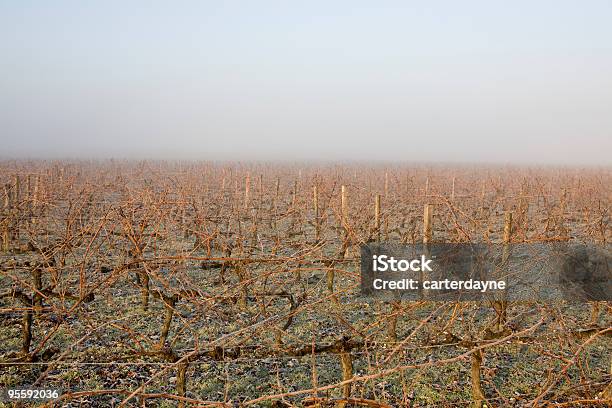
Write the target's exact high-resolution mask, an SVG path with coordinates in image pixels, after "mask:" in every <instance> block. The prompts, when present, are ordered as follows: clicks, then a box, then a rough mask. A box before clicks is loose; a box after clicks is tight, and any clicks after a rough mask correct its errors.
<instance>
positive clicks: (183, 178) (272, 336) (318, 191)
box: [0, 161, 612, 408]
mask: <svg viewBox="0 0 612 408" xmlns="http://www.w3.org/2000/svg"><path fill="white" fill-rule="evenodd" d="M0 181H1V182H2V184H1V185H0V197H1V198H2V199H1V200H0V212H1V218H0V234H1V238H2V239H1V244H2V247H1V248H0V249H1V251H0V389H5V388H7V387H19V386H22V387H44V388H58V389H60V390H61V393H60V397H59V399H58V400H55V401H48V402H45V403H44V404H46V405H47V406H101V407H111V406H151V407H157V406H160V407H165V406H180V407H195V406H198V407H213V406H217V407H235V406H271V407H290V406H297V407H353V406H355V407H356V406H361V407H381V408H382V407H404V406H410V407H430V406H433V407H466V406H471V407H483V406H487V407H497V406H500V407H521V406H549V405H550V406H560V407H562V406H567V407H572V406H609V405H608V404H610V401H611V400H612V386H611V381H612V365H611V364H612V309H611V306H612V305H611V304H610V303H609V302H590V303H586V302H569V301H561V300H560V301H558V302H538V301H533V302H509V303H503V302H502V303H488V302H432V301H410V302H407V301H406V302H399V301H380V300H374V299H370V298H367V297H364V296H362V295H361V294H360V290H359V285H360V246H361V245H362V244H364V243H367V242H372V241H380V242H393V243H422V242H426V243H431V242H449V243H455V242H493V243H502V244H503V243H523V242H549V241H569V242H579V243H587V244H598V245H603V246H606V245H609V243H610V238H611V236H612V229H611V228H610V199H611V197H612V195H611V193H612V173H611V172H610V170H609V169H607V168H590V169H574V168H526V167H525V168H523V167H501V166H499V167H494V166H491V167H471V166H454V167H452V166H442V165H438V166H436V165H419V166H416V165H415V166H407V165H406V166H400V165H376V164H368V165H366V164H314V163H311V164H303V165H299V164H293V165H289V164H273V163H213V162H157V161H148V162H130V161H99V162H90V161H82V162H78V161H71V162H68V161H67V162H51V161H48V162H43V161H29V162H28V161H4V162H0ZM606 400H607V402H606ZM1 404H2V403H1V402H0V405H1Z"/></svg>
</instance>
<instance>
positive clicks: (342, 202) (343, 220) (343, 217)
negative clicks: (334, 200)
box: [340, 185, 348, 234]
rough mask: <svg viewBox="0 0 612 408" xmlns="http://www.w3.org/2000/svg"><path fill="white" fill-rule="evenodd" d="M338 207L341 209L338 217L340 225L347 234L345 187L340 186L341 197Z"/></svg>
mask: <svg viewBox="0 0 612 408" xmlns="http://www.w3.org/2000/svg"><path fill="white" fill-rule="evenodd" d="M340 207H341V216H340V224H341V225H342V227H344V231H345V232H346V233H347V234H348V225H347V223H348V197H347V189H346V186H344V185H343V186H342V188H341V196H340Z"/></svg>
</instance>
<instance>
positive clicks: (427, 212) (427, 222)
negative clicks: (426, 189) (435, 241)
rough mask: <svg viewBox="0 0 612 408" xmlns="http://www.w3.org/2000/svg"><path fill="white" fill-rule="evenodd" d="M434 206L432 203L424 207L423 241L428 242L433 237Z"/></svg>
mask: <svg viewBox="0 0 612 408" xmlns="http://www.w3.org/2000/svg"><path fill="white" fill-rule="evenodd" d="M432 221H433V206H432V205H431V204H425V207H424V209H423V243H424V244H428V243H430V242H431V240H432V238H433V229H432Z"/></svg>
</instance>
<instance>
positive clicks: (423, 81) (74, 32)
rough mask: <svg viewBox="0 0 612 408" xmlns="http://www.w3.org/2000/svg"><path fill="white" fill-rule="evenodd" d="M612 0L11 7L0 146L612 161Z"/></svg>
mask: <svg viewBox="0 0 612 408" xmlns="http://www.w3.org/2000/svg"><path fill="white" fill-rule="evenodd" d="M330 3H333V4H330ZM434 3H435V4H434ZM611 4H612V3H611V2H609V1H600V2H598V1H590V2H588V3H585V2H576V1H572V2H570V1H538V2H532V1H517V2H501V1H500V2H497V1H478V2H475V1H472V2H470V1H467V2H455V1H438V2H425V1H411V2H405V1H402V2H385V1H382V2H357V1H335V2H328V1H310V2H280V1H279V2H269V1H256V2H247V1H240V2H232V1H220V2H219V1H218V2H212V1H210V2H208V1H182V2H149V1H147V2H136V1H130V2H128V1H117V2H112V1H99V2H80V1H74V2H72V1H70V2H69V1H54V2H31V1H4V2H2V3H0V51H1V54H0V55H1V56H0V157H3V158H38V157H41V158H110V157H114V158H155V159H159V158H169V159H176V158H181V159H203V160H205V159H221V160H247V159H257V160H262V159H263V160H274V159H279V160H285V161H286V160H312V159H322V160H393V161H427V162H487V163H541V164H567V165H574V164H580V165H589V164H591V165H610V164H611V159H610V156H611V154H610V152H612V115H611V114H610V109H611V106H612V75H610V73H611V72H612V25H611V24H609V22H610V21H612V6H611Z"/></svg>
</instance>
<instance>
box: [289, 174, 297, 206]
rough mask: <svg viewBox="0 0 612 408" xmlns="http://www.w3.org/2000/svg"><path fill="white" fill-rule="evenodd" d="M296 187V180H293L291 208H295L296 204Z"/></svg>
mask: <svg viewBox="0 0 612 408" xmlns="http://www.w3.org/2000/svg"><path fill="white" fill-rule="evenodd" d="M297 187H298V182H297V180H293V197H292V199H291V205H292V206H293V208H295V206H296V204H297Z"/></svg>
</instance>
